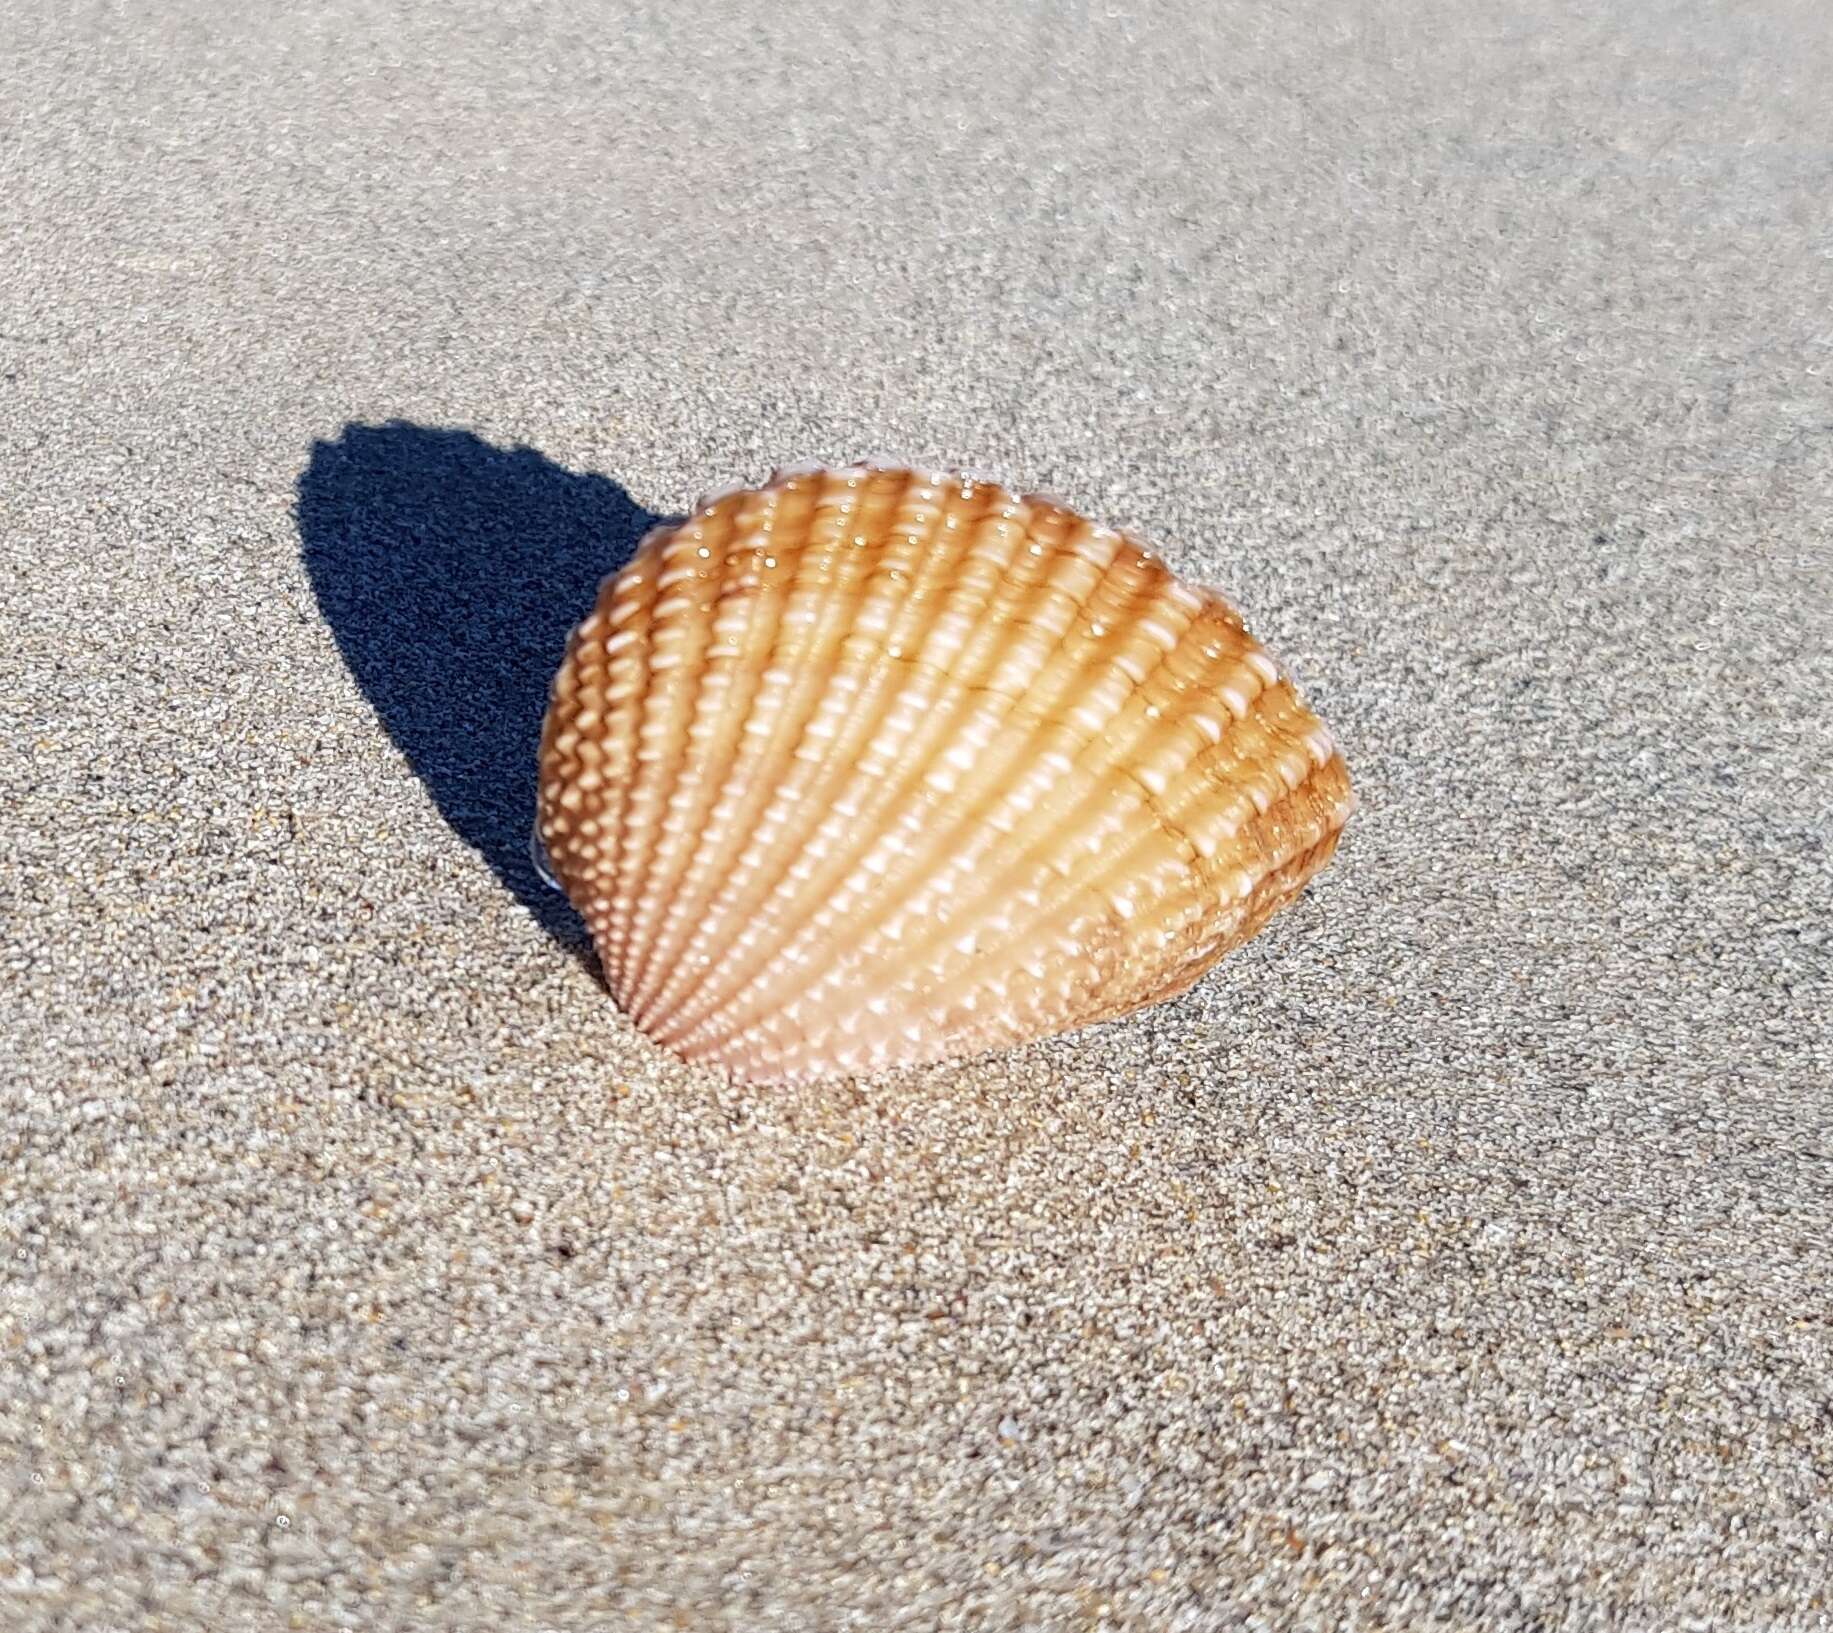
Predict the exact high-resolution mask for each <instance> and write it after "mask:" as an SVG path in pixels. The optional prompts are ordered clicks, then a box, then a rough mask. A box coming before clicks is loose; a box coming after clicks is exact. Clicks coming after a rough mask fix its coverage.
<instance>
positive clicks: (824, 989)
mask: <svg viewBox="0 0 1833 1633" xmlns="http://www.w3.org/2000/svg"><path fill="white" fill-rule="evenodd" d="M1352 804H1353V797H1352V795H1351V793H1350V787H1349V775H1348V772H1347V770H1346V769H1345V767H1344V764H1343V761H1342V759H1341V757H1340V756H1339V755H1338V754H1337V753H1336V750H1335V748H1334V747H1333V746H1332V743H1331V740H1330V736H1329V734H1328V733H1327V732H1326V731H1325V729H1324V727H1323V726H1322V725H1321V724H1320V723H1319V721H1318V720H1317V718H1316V717H1315V716H1314V715H1312V714H1311V713H1310V712H1309V711H1308V710H1307V709H1306V708H1305V706H1304V704H1303V703H1301V702H1300V701H1299V698H1298V696H1297V695H1296V693H1295V692H1294V691H1293V689H1292V687H1291V685H1290V684H1289V683H1288V682H1287V681H1285V680H1284V679H1282V678H1281V677H1280V674H1279V672H1278V670H1277V669H1276V668H1275V667H1274V665H1273V663H1272V661H1271V660H1270V659H1269V658H1268V657H1267V655H1266V654H1265V653H1264V652H1263V651H1262V650H1261V648H1260V646H1259V645H1258V644H1257V643H1256V642H1255V641H1254V639H1253V638H1252V637H1251V636H1250V635H1248V634H1247V632H1246V631H1245V630H1244V629H1243V628H1242V625H1241V620H1240V618H1239V617H1238V616H1237V615H1236V613H1235V612H1234V611H1233V610H1232V609H1231V608H1230V607H1229V606H1228V605H1227V604H1226V603H1225V602H1224V601H1223V600H1222V599H1221V598H1220V597H1219V596H1217V595H1216V594H1214V593H1213V592H1211V591H1207V590H1200V589H1194V588H1191V587H1190V586H1187V585H1185V584H1182V583H1180V582H1179V581H1178V580H1177V579H1176V578H1174V577H1173V576H1172V575H1171V573H1170V572H1169V570H1168V569H1167V568H1166V567H1165V566H1164V565H1163V564H1162V563H1161V562H1159V561H1158V560H1157V559H1155V558H1154V557H1153V556H1151V555H1150V554H1148V553H1147V552H1146V551H1145V550H1143V549H1142V548H1140V546H1138V545H1137V544H1135V543H1134V542H1133V541H1132V540H1130V539H1128V538H1125V537H1123V536H1122V535H1121V534H1119V533H1116V532H1114V531H1112V530H1111V529H1108V528H1103V527H1096V526H1094V525H1092V524H1090V523H1089V522H1087V521H1085V520H1084V519H1083V518H1082V517H1080V516H1078V515H1076V514H1075V513H1074V512H1073V511H1071V510H1070V509H1069V508H1067V507H1066V506H1065V505H1063V504H1061V503H1060V502H1058V501H1056V500H1052V499H1046V498H1042V497H1039V496H1031V497H1025V498H1020V497H1015V496H1014V495H1013V494H1011V493H1009V492H1008V491H1006V490H1005V489H1004V488H1001V487H999V486H997V485H995V484H991V483H986V482H979V481H974V480H971V479H968V478H964V477H959V476H953V475H940V474H928V473H923V472H916V471H908V470H901V469H894V468H878V467H853V468H848V469H842V470H819V469H806V468H798V469H795V470H787V471H779V472H778V473H777V474H776V475H775V476H774V477H773V478H772V479H771V480H770V481H769V482H768V483H767V484H765V485H764V486H763V487H762V488H758V489H755V490H739V491H729V492H726V493H722V494H719V495H717V496H712V497H709V498H707V499H705V500H703V501H701V503H700V505H699V507H698V508H697V509H696V510H695V512H694V514H693V515H692V516H690V517H689V518H688V519H687V520H686V521H684V522H682V523H680V524H679V525H678V526H673V527H667V528H660V529H657V530H656V531H655V532H653V533H651V534H650V535H649V537H648V538H646V539H645V540H644V541H643V543H642V545H641V546H640V547H639V548H638V550H637V552H636V555H635V557H634V558H633V559H632V560H631V561H630V563H629V565H628V566H626V567H625V568H624V569H623V570H622V571H621V572H619V573H617V574H615V575H613V576H612V577H611V578H609V579H607V580H606V581H605V583H604V585H603V586H602V587H601V589H600V591H599V596H598V604H597V606H596V607H594V608H593V610H592V612H591V614H590V615H589V616H588V617H587V618H586V619H585V621H584V622H583V623H581V624H580V625H579V627H578V628H577V629H576V630H575V631H574V633H573V637H572V640H571V642H570V643H569V645H568V647H567V653H566V658H565V661H564V663H563V664H562V665H561V668H560V672H559V675H558V676H557V677H556V679H555V681H554V687H553V695H552V699H551V702H550V704H549V708H548V713H547V720H546V724H545V727H544V729H543V732H542V738H541V759H540V799H539V806H540V809H539V817H538V823H537V836H538V838H539V841H540V843H541V845H542V847H543V848H544V849H545V851H546V853H547V856H548V858H549V863H550V866H551V868H552V871H553V874H554V877H555V878H556V880H557V881H558V882H559V884H560V886H561V888H562V889H564V890H565V892H566V894H567V896H568V898H569V899H570V900H571V901H572V903H573V905H574V906H575V907H576V908H577V909H578V910H579V912H580V914H581V915H582V916H583V917H584V919H585V921H586V924H587V926H588V927H589V928H590V930H591V933H592V938H593V941H594V942H595V944H596V946H597V949H598V953H599V957H600V959H601V961H602V963H603V966H604V973H605V979H606V981H607V983H608V984H609V986H610V989H611V993H612V996H613V997H614V998H615V999H616V1000H617V1002H618V1003H619V1004H620V1005H621V1006H622V1007H623V1008H624V1009H625V1010H626V1011H627V1012H628V1013H629V1014H630V1016H631V1017H632V1018H633V1019H634V1021H635V1022H636V1024H637V1025H638V1026H639V1027H640V1028H641V1029H642V1030H643V1031H644V1032H645V1033H647V1034H648V1035H649V1036H650V1037H651V1038H653V1039H655V1040H656V1041H657V1042H658V1043H660V1044H662V1045H664V1046H665V1047H667V1048H669V1049H671V1050H673V1051H674V1052H675V1053H677V1054H678V1055H681V1056H683V1057H684V1058H686V1059H688V1060H692V1061H700V1062H705V1063H708V1064H712V1065H715V1066H720V1067H724V1068H726V1069H727V1070H729V1071H730V1072H731V1073H732V1074H734V1075H735V1076H737V1077H739V1078H742V1079H748V1080H754V1081H768V1080H779V1081H780V1080H788V1079H795V1078H803V1077H811V1076H818V1075H824V1074H829V1073H845V1072H860V1071H869V1070H872V1069H874V1068H878V1067H882V1066H888V1065H894V1064H901V1063H911V1062H917V1061H929V1060H939V1059H944V1058H947V1057H951V1056H958V1055H967V1054H974V1053H979V1052H981V1051H983V1050H988V1049H993V1048H998V1047H1001V1046H1004V1045H1008V1044H1015V1043H1021V1042H1025V1041H1027V1040H1030V1039H1034V1038H1041V1037H1046V1036H1048V1035H1050V1034H1052V1033H1056V1032H1063V1031H1067V1030H1069V1029H1071V1028H1074V1027H1079V1026H1085V1025H1087V1024H1089V1023H1090V1022H1093V1021H1099V1020H1105V1019H1108V1018H1110V1017H1113V1016H1116V1015H1123V1014H1125V1013H1126V1012H1128V1011H1129V1010H1133V1009H1138V1008H1140V1007H1142V1006H1144V1005H1146V1004H1151V1003H1155V1002H1157V1001H1158V1000H1160V999H1163V998H1169V997H1172V996H1174V995H1175V994H1177V993H1179V992H1182V991H1183V990H1184V989H1185V988H1186V987H1188V986H1189V985H1190V984H1191V983H1192V982H1193V981H1195V980H1196V979H1197V977H1198V976H1200V975H1201V974H1203V972H1204V971H1205V970H1207V969H1209V968H1210V966H1211V965H1213V964H1214V963H1215V962H1216V961H1217V960H1218V959H1219V958H1221V956H1222V955H1223V954H1224V953H1226V952H1227V951H1228V950H1229V949H1230V948H1232V947H1235V946H1237V945H1239V944H1240V943H1241V942H1242V941H1245V940H1246V939H1247V938H1248V937H1249V936H1251V935H1252V934H1254V932H1255V931H1256V930H1258V929H1259V928H1260V927H1261V925H1262V924H1264V923H1265V922H1266V920H1267V919H1268V917H1269V916H1270V915H1271V914H1272V913H1273V912H1274V911H1275V910H1276V909H1278V908H1279V907H1280V906H1282V905H1283V904H1284V903H1286V902H1288V901H1290V900H1291V899H1292V898H1293V897H1294V896H1295V895H1297V893H1298V892H1299V890H1300V889H1301V888H1302V887H1303V886H1304V884H1305V882H1306V881H1307V880H1308V879H1309V878H1310V877H1311V876H1312V874H1314V873H1315V872H1316V871H1317V870H1318V869H1319V868H1320V867H1321V866H1323V864H1324V862H1325V861H1326V860H1327V859H1328V858H1329V856H1330V854H1331V852H1332V851H1333V850H1334V849H1335V847H1336V842H1337V837H1338V833H1339V831H1340V830H1341V828H1342V826H1343V823H1344V822H1345V820H1346V819H1347V818H1348V816H1349V813H1350V809H1351V806H1352Z"/></svg>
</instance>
